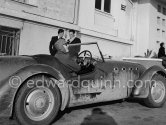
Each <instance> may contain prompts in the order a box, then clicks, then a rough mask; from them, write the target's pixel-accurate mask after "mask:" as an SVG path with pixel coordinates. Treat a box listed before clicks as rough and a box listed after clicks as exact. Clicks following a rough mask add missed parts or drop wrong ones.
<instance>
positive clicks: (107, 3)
mask: <svg viewBox="0 0 166 125" xmlns="http://www.w3.org/2000/svg"><path fill="white" fill-rule="evenodd" d="M95 8H96V9H98V10H101V11H103V12H107V13H110V12H111V0H95Z"/></svg>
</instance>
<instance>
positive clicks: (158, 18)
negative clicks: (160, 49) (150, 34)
mask: <svg viewBox="0 0 166 125" xmlns="http://www.w3.org/2000/svg"><path fill="white" fill-rule="evenodd" d="M157 24H158V25H160V17H157Z"/></svg>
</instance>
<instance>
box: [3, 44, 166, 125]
mask: <svg viewBox="0 0 166 125" xmlns="http://www.w3.org/2000/svg"><path fill="white" fill-rule="evenodd" d="M78 45H79V46H81V52H80V54H79V56H78V58H77V63H78V65H80V67H81V70H80V71H74V70H73V69H72V68H71V67H69V66H68V65H66V64H65V62H61V60H58V59H57V58H55V57H53V56H50V55H34V56H12V57H11V56H10V57H8V56H1V57H0V116H8V117H12V118H16V119H17V121H18V122H19V123H20V124H21V125H49V124H51V123H52V122H53V121H54V119H55V118H56V117H57V115H58V112H59V111H63V110H64V109H65V108H70V107H74V106H80V105H86V104H91V103H98V102H105V101H111V100H119V99H125V98H129V97H132V98H141V99H142V101H144V102H145V104H146V105H147V106H148V107H153V108H158V107H161V106H162V105H163V104H164V103H165V100H166V79H165V78H166V72H165V70H164V68H163V67H162V65H160V63H159V62H157V61H155V60H143V59H142V60H139V59H137V60H134V61H131V60H130V59H124V60H125V61H124V60H122V61H116V60H112V59H105V58H104V57H103V55H102V52H101V51H100V49H99V46H98V44H97V43H96V42H93V43H82V44H73V45H71V46H78ZM91 45H93V46H95V47H96V48H97V49H94V47H90V46H91ZM86 47H87V48H88V50H87V48H86ZM92 51H94V52H92ZM97 52H98V53H99V55H95V54H96V53H97ZM99 56H100V57H99Z"/></svg>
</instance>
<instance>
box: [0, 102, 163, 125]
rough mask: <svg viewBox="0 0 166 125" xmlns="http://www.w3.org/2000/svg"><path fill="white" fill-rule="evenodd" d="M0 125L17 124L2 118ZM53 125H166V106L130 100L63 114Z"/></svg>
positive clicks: (83, 107)
mask: <svg viewBox="0 0 166 125" xmlns="http://www.w3.org/2000/svg"><path fill="white" fill-rule="evenodd" d="M97 123H98V124H97ZM0 125H17V123H16V122H15V121H14V120H8V119H7V118H0ZM52 125H166V105H164V106H163V107H162V108H156V109H151V108H147V107H145V106H143V105H142V104H139V103H137V101H133V100H130V101H125V102H122V101H115V102H108V103H104V104H101V103H100V104H95V105H88V106H82V107H77V108H72V109H71V110H67V111H65V112H62V113H61V115H60V116H59V118H58V120H57V121H56V122H54V123H53V124H52Z"/></svg>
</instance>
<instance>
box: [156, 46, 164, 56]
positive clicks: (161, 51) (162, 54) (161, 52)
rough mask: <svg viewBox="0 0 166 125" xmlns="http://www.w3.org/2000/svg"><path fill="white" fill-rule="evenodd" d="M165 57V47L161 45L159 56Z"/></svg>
mask: <svg viewBox="0 0 166 125" xmlns="http://www.w3.org/2000/svg"><path fill="white" fill-rule="evenodd" d="M161 57H165V48H164V47H160V49H159V52H158V58H161Z"/></svg>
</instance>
